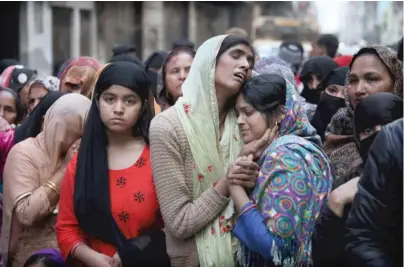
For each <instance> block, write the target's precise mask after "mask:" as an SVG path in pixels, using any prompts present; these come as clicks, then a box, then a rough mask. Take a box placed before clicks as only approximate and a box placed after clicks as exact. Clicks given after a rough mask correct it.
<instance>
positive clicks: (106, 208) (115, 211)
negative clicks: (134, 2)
mask: <svg viewBox="0 0 404 267" xmlns="http://www.w3.org/2000/svg"><path fill="white" fill-rule="evenodd" d="M94 87H95V88H94V96H93V100H92V106H91V109H90V111H89V115H88V119H87V123H86V126H85V129H84V133H83V138H82V140H81V145H80V150H79V152H78V155H76V157H74V158H73V159H72V161H71V162H70V164H69V166H68V168H67V170H66V174H65V178H64V181H63V184H62V188H61V195H60V207H59V215H58V220H57V225H56V230H57V237H58V243H59V247H60V250H61V252H62V255H63V257H64V258H65V260H66V261H67V263H68V265H69V266H77V264H78V262H79V263H82V264H83V265H85V266H89V267H104V266H106V267H109V266H111V267H115V266H116V267H118V266H122V267H135V266H169V265H170V263H169V258H168V256H167V254H166V244H165V235H164V232H163V231H162V230H161V229H162V228H163V223H162V219H161V216H160V211H159V205H158V201H157V196H156V192H155V188H154V184H153V179H152V169H151V165H150V149H149V138H148V136H149V134H148V132H149V125H150V121H151V119H152V116H151V114H152V113H151V111H150V108H149V107H150V105H149V104H148V103H147V101H148V100H147V99H148V98H149V94H150V91H149V81H148V78H147V75H146V73H145V72H144V71H143V70H142V69H140V67H138V66H137V65H135V64H133V63H130V62H115V63H111V64H109V65H106V66H105V67H104V68H103V69H102V70H101V71H99V74H98V78H97V79H96V82H95V85H94Z"/></svg>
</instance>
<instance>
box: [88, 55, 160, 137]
mask: <svg viewBox="0 0 404 267" xmlns="http://www.w3.org/2000/svg"><path fill="white" fill-rule="evenodd" d="M112 85H121V86H124V87H127V88H129V89H130V90H132V91H133V92H135V93H136V94H137V95H138V96H139V98H140V100H141V101H142V109H141V111H140V112H141V114H140V116H139V119H138V121H137V122H136V123H135V125H134V126H133V135H134V136H142V137H143V138H144V140H145V142H146V143H147V144H149V127H150V122H151V120H152V118H153V116H152V114H153V113H152V111H151V110H150V108H151V106H150V105H149V104H148V101H149V99H150V89H149V87H150V81H149V79H148V77H147V74H146V72H145V71H144V70H143V68H141V67H140V66H138V65H136V64H134V63H131V62H127V61H118V62H114V63H111V64H110V65H108V66H107V67H105V68H104V69H103V70H102V72H101V73H100V75H99V77H98V80H97V81H96V83H95V86H94V100H95V101H93V105H92V107H91V109H90V112H89V116H88V120H90V118H91V119H94V120H101V118H100V115H99V110H98V107H97V108H96V110H97V111H96V112H94V108H95V107H93V106H94V104H96V103H95V102H97V103H98V101H99V99H100V97H101V94H102V93H103V92H104V91H106V90H107V89H108V88H110V87H111V86H112ZM91 111H93V112H91ZM95 113H97V115H96V114H95Z"/></svg>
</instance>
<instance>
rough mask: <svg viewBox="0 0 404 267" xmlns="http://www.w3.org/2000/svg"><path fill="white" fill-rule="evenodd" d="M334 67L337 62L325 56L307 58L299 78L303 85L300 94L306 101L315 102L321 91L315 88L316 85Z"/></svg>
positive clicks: (318, 98)
mask: <svg viewBox="0 0 404 267" xmlns="http://www.w3.org/2000/svg"><path fill="white" fill-rule="evenodd" d="M336 68H338V64H337V63H336V62H335V61H334V60H333V59H332V58H330V57H327V56H320V57H313V58H311V59H309V60H307V61H306V63H304V65H303V68H302V72H301V73H300V80H301V81H302V82H303V85H304V88H303V91H302V93H301V96H302V97H304V98H305V99H306V101H307V102H309V103H311V104H317V103H318V101H319V100H320V95H321V91H319V90H317V86H318V85H319V84H320V81H321V80H323V79H324V78H325V77H326V76H327V75H328V73H330V72H331V71H332V70H334V69H336Z"/></svg>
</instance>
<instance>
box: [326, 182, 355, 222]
mask: <svg viewBox="0 0 404 267" xmlns="http://www.w3.org/2000/svg"><path fill="white" fill-rule="evenodd" d="M358 181H359V177H356V178H354V179H352V180H350V181H349V182H347V183H345V184H343V185H340V186H339V187H337V188H336V189H334V191H332V192H331V195H330V197H329V199H328V203H327V205H328V207H329V208H330V209H331V210H332V212H334V214H335V215H337V216H338V217H342V215H343V213H344V208H345V205H346V204H349V203H352V201H353V199H354V197H355V194H356V192H358Z"/></svg>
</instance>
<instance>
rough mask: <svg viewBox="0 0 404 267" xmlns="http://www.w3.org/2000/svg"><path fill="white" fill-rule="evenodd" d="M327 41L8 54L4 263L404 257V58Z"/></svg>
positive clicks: (2, 143) (2, 126)
mask: <svg viewBox="0 0 404 267" xmlns="http://www.w3.org/2000/svg"><path fill="white" fill-rule="evenodd" d="M323 39H324V38H323ZM321 40H322V39H321V38H320V39H319V40H318V44H319V47H317V46H315V47H314V48H313V51H312V57H311V58H310V59H309V60H307V61H306V62H303V60H301V61H296V60H293V61H290V62H289V61H288V60H287V58H292V59H293V53H292V52H293V51H298V50H299V49H297V50H296V49H295V50H294V48H295V45H294V44H293V43H288V44H285V49H281V50H280V51H282V53H283V55H284V54H285V53H289V52H291V54H289V56H290V57H286V59H285V57H284V56H279V57H268V58H259V56H258V55H256V54H255V51H254V48H253V47H252V45H251V43H250V41H249V40H248V39H247V38H245V37H244V36H240V35H220V36H216V37H213V38H210V39H208V40H207V41H205V42H204V43H203V44H202V45H201V46H200V47H199V48H198V49H197V51H196V52H195V51H194V50H193V46H192V45H190V44H189V43H186V42H182V43H179V44H177V45H176V46H175V47H174V48H173V50H172V51H171V52H169V53H167V52H165V51H157V52H156V53H154V54H153V55H151V56H150V58H148V60H147V61H146V62H144V63H142V62H141V61H140V60H139V59H138V58H137V57H136V56H134V55H132V54H131V53H133V49H132V50H131V49H126V50H125V49H120V50H122V51H120V52H119V53H118V52H117V53H116V55H114V56H113V58H111V60H110V62H109V63H107V64H101V63H100V62H98V61H97V60H96V59H94V58H89V57H79V58H77V59H72V60H68V61H67V62H66V63H65V64H63V65H62V66H61V68H60V70H58V73H57V74H56V73H55V75H56V76H57V77H56V76H46V75H42V74H41V73H37V71H35V70H34V69H31V68H28V67H25V66H21V65H20V64H19V63H18V62H17V61H15V60H12V59H4V60H2V61H0V73H1V75H0V122H1V123H0V164H1V165H0V166H1V170H0V171H1V186H2V187H1V193H2V194H1V196H2V198H1V200H2V205H1V207H2V225H1V227H2V229H1V241H2V242H1V253H2V264H3V266H5V267H9V266H12V267H34V266H35V267H51V266H52V267H53V266H56V267H66V266H88V267H136V266H142V267H143V266H161V267H164V266H167V267H168V266H173V267H192V266H195V267H196V266H201V267H233V266H240V267H241V266H242V267H250V266H251V267H254V266H257V267H258V266H259V267H261V266H285V267H287V266H402V264H403V260H402V253H401V252H402V210H403V206H402V204H403V202H402V175H403V166H402V161H403V120H402V117H403V99H402V98H403V82H402V73H403V65H402V58H401V57H400V56H398V54H397V52H396V51H394V50H392V49H390V48H387V47H383V46H371V47H365V48H362V49H361V50H360V51H359V52H358V53H357V54H355V55H354V56H353V57H348V59H346V58H347V57H344V60H341V59H339V60H337V59H335V58H334V57H335V51H334V52H330V49H328V50H327V47H324V48H323V50H324V51H325V52H324V51H323V52H324V55H317V54H316V53H318V51H321V44H322V41H321ZM401 46H402V44H401ZM297 47H298V46H297ZM298 48H299V47H298ZM288 49H289V50H288ZM401 49H402V47H401ZM117 51H118V50H117ZM401 53H402V52H401ZM401 55H402V54H401ZM282 58H283V59H282ZM284 59H285V60H284ZM342 61H343V62H344V63H341V62H342ZM296 62H301V64H300V63H299V64H300V65H299V64H297V63H296ZM300 84H301V85H302V86H299V85H300ZM301 87H302V88H301ZM301 89H302V90H301Z"/></svg>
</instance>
